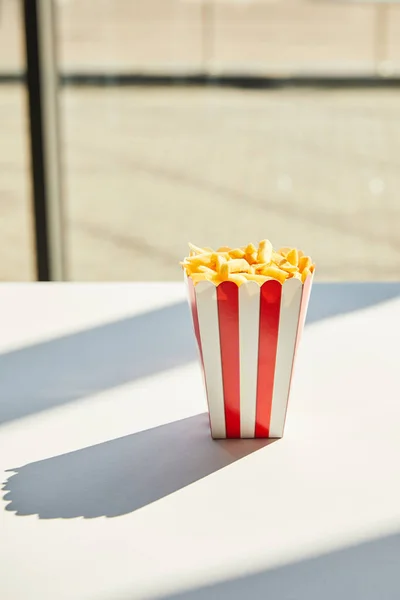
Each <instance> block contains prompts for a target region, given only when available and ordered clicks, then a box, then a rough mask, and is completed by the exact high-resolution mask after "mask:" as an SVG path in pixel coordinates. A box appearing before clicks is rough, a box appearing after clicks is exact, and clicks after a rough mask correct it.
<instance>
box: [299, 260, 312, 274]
mask: <svg viewBox="0 0 400 600" xmlns="http://www.w3.org/2000/svg"><path fill="white" fill-rule="evenodd" d="M310 266H311V258H310V257H309V256H302V257H301V258H299V271H300V273H302V272H303V271H304V269H306V268H310Z"/></svg>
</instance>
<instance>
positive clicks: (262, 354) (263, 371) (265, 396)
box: [255, 281, 282, 438]
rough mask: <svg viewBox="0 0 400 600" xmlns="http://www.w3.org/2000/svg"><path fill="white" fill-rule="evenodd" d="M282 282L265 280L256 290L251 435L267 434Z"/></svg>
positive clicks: (261, 435)
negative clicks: (257, 322)
mask: <svg viewBox="0 0 400 600" xmlns="http://www.w3.org/2000/svg"><path fill="white" fill-rule="evenodd" d="M281 295H282V284H280V283H279V281H267V282H266V283H263V285H262V286H261V289H260V328H259V339H258V376H257V405H256V428H255V437H256V438H260V437H261V438H263V437H269V424H270V418H271V407H272V395H273V391H274V373H275V361H276V348H277V345H278V330H279V313H280V309H281Z"/></svg>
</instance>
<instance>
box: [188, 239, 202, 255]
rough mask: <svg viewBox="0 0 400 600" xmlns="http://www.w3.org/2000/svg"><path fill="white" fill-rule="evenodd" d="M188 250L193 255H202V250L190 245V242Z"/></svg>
mask: <svg viewBox="0 0 400 600" xmlns="http://www.w3.org/2000/svg"><path fill="white" fill-rule="evenodd" d="M189 248H190V249H191V251H192V252H194V253H195V254H203V253H204V250H203V248H200V247H199V246H195V245H194V244H191V243H190V242H189Z"/></svg>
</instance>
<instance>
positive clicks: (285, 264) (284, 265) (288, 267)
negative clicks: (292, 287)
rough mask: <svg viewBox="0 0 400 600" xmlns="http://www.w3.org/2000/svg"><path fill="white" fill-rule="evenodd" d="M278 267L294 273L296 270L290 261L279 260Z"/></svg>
mask: <svg viewBox="0 0 400 600" xmlns="http://www.w3.org/2000/svg"><path fill="white" fill-rule="evenodd" d="M279 268H280V269H282V270H283V271H286V272H287V273H296V272H297V267H296V266H295V265H292V264H291V263H290V262H288V261H287V262H281V263H280V265H279Z"/></svg>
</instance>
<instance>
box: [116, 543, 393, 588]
mask: <svg viewBox="0 0 400 600" xmlns="http://www.w3.org/2000/svg"><path fill="white" fill-rule="evenodd" d="M399 556H400V535H399V534H397V533H396V534H394V535H390V536H387V537H383V538H380V539H376V540H372V541H368V542H365V543H362V544H358V545H356V546H351V547H347V548H343V549H340V550H337V551H334V552H330V553H328V554H322V555H320V556H317V557H315V558H310V559H307V560H302V561H299V562H296V563H291V564H288V565H284V566H282V567H278V568H275V569H270V570H265V571H262V572H259V573H255V574H252V575H248V576H245V577H239V578H234V579H230V580H228V581H223V582H221V583H217V584H214V585H210V586H205V587H202V588H198V589H194V590H188V591H185V592H182V593H179V594H175V595H170V596H164V597H163V600H214V599H215V600H217V599H218V600H242V599H243V598H251V599H252V600H269V599H270V598H271V599H272V598H277V599H279V600H339V599H341V598H343V599H344V600H378V599H379V598H382V599H384V600H399V598H400V577H399ZM128 598H129V595H127V596H125V600H127V599H128Z"/></svg>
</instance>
